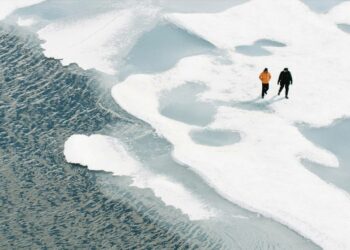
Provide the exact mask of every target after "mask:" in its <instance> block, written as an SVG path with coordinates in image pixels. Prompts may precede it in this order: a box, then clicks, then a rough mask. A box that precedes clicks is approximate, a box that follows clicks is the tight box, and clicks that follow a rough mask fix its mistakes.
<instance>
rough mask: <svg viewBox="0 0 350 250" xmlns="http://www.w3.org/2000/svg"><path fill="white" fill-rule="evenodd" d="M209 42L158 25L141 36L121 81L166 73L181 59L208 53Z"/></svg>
mask: <svg viewBox="0 0 350 250" xmlns="http://www.w3.org/2000/svg"><path fill="white" fill-rule="evenodd" d="M213 49H214V46H213V45H212V44H210V43H209V42H207V41H205V40H203V39H201V38H199V37H197V36H195V35H192V34H190V33H188V32H187V31H185V30H183V29H180V28H177V27H176V26H174V25H172V24H162V25H158V26H156V27H155V28H154V29H153V30H151V31H149V32H147V33H145V34H144V35H143V36H142V37H141V38H140V39H139V40H138V41H137V43H136V44H135V46H134V47H133V48H132V49H131V51H130V52H129V54H128V56H127V58H126V59H125V68H124V69H123V71H122V78H124V77H125V76H126V75H128V74H130V73H155V72H160V71H164V70H167V69H170V68H171V67H173V66H174V65H175V64H176V63H177V62H178V61H179V60H180V59H181V58H184V57H187V56H193V55H198V54H204V53H209V52H210V51H212V50H213Z"/></svg>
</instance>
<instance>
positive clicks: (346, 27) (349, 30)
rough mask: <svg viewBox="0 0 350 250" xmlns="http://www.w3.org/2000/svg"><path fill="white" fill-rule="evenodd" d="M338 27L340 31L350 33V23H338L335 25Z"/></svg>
mask: <svg viewBox="0 0 350 250" xmlns="http://www.w3.org/2000/svg"><path fill="white" fill-rule="evenodd" d="M337 26H338V28H339V29H341V30H342V31H344V32H346V33H350V24H346V23H340V24H338V25H337Z"/></svg>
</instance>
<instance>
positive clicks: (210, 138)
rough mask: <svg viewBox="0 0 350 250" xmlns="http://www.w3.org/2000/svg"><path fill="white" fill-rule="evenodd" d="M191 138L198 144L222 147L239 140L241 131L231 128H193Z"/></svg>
mask: <svg viewBox="0 0 350 250" xmlns="http://www.w3.org/2000/svg"><path fill="white" fill-rule="evenodd" d="M190 135H191V138H192V139H193V141H195V142H196V143H198V144H202V145H208V146H214V147H220V146H226V145H231V144H234V143H237V142H239V140H240V139H241V137H240V135H239V133H237V132H234V131H230V130H213V129H204V130H193V131H191V133H190Z"/></svg>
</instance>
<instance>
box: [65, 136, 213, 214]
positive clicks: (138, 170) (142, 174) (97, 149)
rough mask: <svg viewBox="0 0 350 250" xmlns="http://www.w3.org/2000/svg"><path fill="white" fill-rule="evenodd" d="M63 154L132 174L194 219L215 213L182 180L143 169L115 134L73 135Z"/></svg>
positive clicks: (136, 181) (120, 173) (94, 166)
mask: <svg viewBox="0 0 350 250" xmlns="http://www.w3.org/2000/svg"><path fill="white" fill-rule="evenodd" d="M64 155H65V157H66V160H67V161H68V162H70V163H76V164H80V165H83V166H87V167H88V168H89V169H91V170H103V171H106V172H112V173H113V174H115V175H118V176H130V177H132V180H133V184H132V185H133V186H136V187H139V188H150V189H152V190H153V192H154V193H155V195H156V196H157V197H160V198H161V200H163V202H164V203H165V204H167V205H171V206H174V207H176V208H178V209H180V210H181V211H182V212H183V213H185V214H187V215H188V216H189V218H190V219H192V220H202V219H208V218H210V217H213V216H214V215H215V212H214V211H213V209H211V208H208V207H207V206H206V205H205V204H203V203H202V202H201V201H200V200H199V199H197V198H196V197H195V196H194V195H192V194H191V192H189V191H188V190H187V189H186V188H185V187H184V186H183V185H181V184H180V183H176V182H174V181H172V180H170V179H169V178H167V177H165V176H162V175H156V174H153V173H152V172H150V171H148V170H146V169H144V168H143V167H142V164H141V163H140V162H138V161H137V160H135V159H134V158H133V157H132V156H130V155H129V154H128V152H127V151H126V150H125V148H124V146H123V145H122V144H121V143H120V142H119V141H118V140H117V139H115V138H112V137H108V136H103V135H98V134H96V135H91V136H86V135H73V136H71V137H70V138H69V139H68V140H67V141H66V143H65V147H64ZM169 194H171V195H169Z"/></svg>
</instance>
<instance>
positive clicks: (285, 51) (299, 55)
mask: <svg viewBox="0 0 350 250" xmlns="http://www.w3.org/2000/svg"><path fill="white" fill-rule="evenodd" d="M166 18H167V20H168V21H170V22H173V23H175V24H176V25H179V26H180V27H182V28H184V29H187V30H188V31H189V32H191V33H194V34H196V35H198V36H200V37H202V38H203V39H206V40H208V41H209V42H211V43H212V44H214V45H216V46H217V47H218V48H220V49H222V50H224V51H226V54H223V56H222V57H221V58H220V57H215V56H196V57H191V58H186V59H183V60H182V61H181V62H180V63H179V64H178V65H177V66H176V67H175V68H174V69H172V70H169V71H167V72H165V73H161V74H157V75H134V76H130V77H129V78H128V79H126V80H125V81H124V82H123V83H121V84H118V85H116V86H115V87H114V89H113V96H114V98H115V99H116V101H117V102H118V103H119V104H120V105H121V106H122V107H123V108H124V109H126V110H127V111H128V112H130V113H131V114H133V115H135V116H137V117H139V118H141V119H143V120H145V121H146V122H148V123H150V124H151V125H152V126H153V127H154V128H156V129H157V132H158V133H159V134H161V135H162V136H164V137H165V138H166V139H168V140H169V141H170V142H171V143H172V144H173V145H174V146H175V147H174V152H173V156H174V158H175V159H177V160H178V161H179V162H182V163H184V164H186V165H189V166H191V167H192V168H193V170H194V171H196V172H197V173H198V174H199V175H200V176H202V177H203V178H204V179H205V180H206V181H207V182H208V183H210V185H212V186H213V187H214V188H215V189H216V190H217V191H218V192H219V193H220V194H221V195H222V196H224V197H226V198H227V199H229V200H231V201H232V202H235V203H238V204H240V205H242V206H243V207H246V208H249V209H251V210H254V211H259V212H261V213H263V214H264V215H266V216H268V217H272V218H274V219H276V220H278V221H280V222H282V223H283V224H286V225H288V226H289V227H291V228H293V229H294V230H296V231H297V232H299V233H301V234H302V235H304V236H306V237H308V238H310V239H312V240H313V241H314V242H316V243H317V244H319V245H320V246H321V247H323V248H325V249H348V248H350V240H349V239H350V237H349V236H350V235H349V232H350V199H349V196H348V195H347V194H346V193H344V192H343V191H341V190H339V189H337V188H336V187H334V186H332V185H329V184H327V183H326V182H324V181H322V180H321V179H319V177H317V176H315V175H314V174H312V173H310V172H309V171H308V170H306V169H305V168H304V167H303V165H302V164H301V163H300V160H301V159H308V160H311V161H314V162H318V163H321V164H323V165H328V166H330V167H337V166H338V160H337V158H336V157H335V156H334V155H333V154H331V153H330V152H328V151H326V150H323V149H320V148H318V147H317V146H315V145H313V144H312V143H311V142H310V141H308V140H307V139H306V138H304V136H303V135H302V134H301V133H300V132H299V130H298V129H297V127H296V125H295V124H296V123H307V124H310V125H313V126H325V125H329V124H331V123H332V122H333V121H334V120H335V119H337V118H341V117H344V116H349V114H350V99H349V98H348V97H347V96H348V91H347V89H348V84H349V82H350V77H349V74H347V71H348V69H349V68H350V63H349V60H348V58H349V53H346V52H347V51H349V49H348V45H349V44H350V38H349V36H348V35H347V34H345V33H343V32H341V31H340V30H339V29H338V28H337V27H336V25H335V24H334V23H332V22H330V21H329V19H328V18H326V17H324V16H320V15H318V14H316V13H314V12H312V11H311V10H310V9H309V8H308V7H307V6H305V5H304V4H302V3H301V2H299V1H297V0H291V1H273V0H252V1H249V2H248V3H245V4H242V5H240V6H237V7H234V8H232V9H229V10H227V11H225V12H222V13H215V14H208V13H206V14H169V15H167V17H166ZM261 39H269V40H272V41H276V42H279V43H283V44H285V45H286V46H285V47H283V46H279V47H278V46H274V47H273V46H268V47H264V48H266V49H267V50H268V51H270V52H271V53H270V54H269V55H265V56H259V57H252V56H248V55H242V54H238V53H237V51H236V47H237V46H243V45H246V46H248V45H251V44H254V43H256V42H257V41H259V40H261ZM265 66H267V67H269V68H271V69H272V74H273V79H274V80H273V82H272V83H273V85H272V89H271V90H270V95H271V92H274V93H272V95H275V94H276V92H277V86H276V87H273V86H274V84H275V81H277V79H276V78H277V75H278V73H279V71H280V70H281V69H282V68H284V67H285V66H288V67H289V68H290V69H291V71H292V73H293V75H294V78H295V81H294V85H293V86H292V89H291V98H292V99H290V100H288V101H286V100H284V98H282V97H276V96H274V97H272V98H268V99H267V100H264V101H260V100H258V99H257V98H256V97H257V96H259V92H260V84H259V83H258V80H257V75H258V73H259V72H260V70H262V69H263V68H264V67H265ZM189 82H198V83H201V84H204V85H206V86H207V90H206V91H204V93H202V94H198V95H197V100H198V102H208V103H217V105H218V110H217V113H216V116H215V120H214V121H213V122H212V123H210V124H209V125H207V128H210V129H229V130H232V131H239V133H240V134H241V137H242V140H241V141H240V142H238V143H236V144H233V145H229V146H224V147H209V146H206V145H199V144H197V143H195V142H194V141H193V140H192V138H191V136H190V131H191V130H193V129H198V125H197V126H196V125H193V124H191V122H186V121H179V120H178V119H175V120H174V119H171V117H169V116H168V117H167V116H164V115H162V112H161V105H160V101H159V100H160V99H161V98H162V95H163V94H164V92H166V91H171V90H172V89H176V88H179V87H180V86H182V85H185V84H187V83H189ZM242 102H245V103H248V106H250V108H251V109H250V110H247V109H243V110H242V109H240V108H239V105H238V104H240V103H242ZM189 108H191V107H189ZM189 152H190V153H189Z"/></svg>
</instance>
